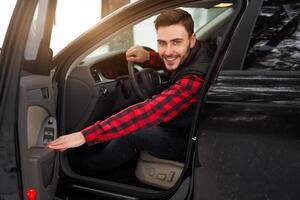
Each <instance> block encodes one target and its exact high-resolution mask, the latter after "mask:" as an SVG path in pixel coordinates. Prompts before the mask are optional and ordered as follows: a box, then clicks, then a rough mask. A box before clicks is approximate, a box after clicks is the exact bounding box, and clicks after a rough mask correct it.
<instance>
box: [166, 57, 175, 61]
mask: <svg viewBox="0 0 300 200" xmlns="http://www.w3.org/2000/svg"><path fill="white" fill-rule="evenodd" d="M176 58H177V57H172V58H165V59H166V60H167V61H174V60H176Z"/></svg>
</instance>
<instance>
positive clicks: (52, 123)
mask: <svg viewBox="0 0 300 200" xmlns="http://www.w3.org/2000/svg"><path fill="white" fill-rule="evenodd" d="M56 137H57V123H56V119H55V118H54V117H52V116H49V117H47V118H46V119H45V120H44V122H43V124H42V126H41V128H40V132H39V136H38V139H37V142H36V147H45V146H46V145H47V144H48V143H49V142H51V141H53V140H54V139H56Z"/></svg>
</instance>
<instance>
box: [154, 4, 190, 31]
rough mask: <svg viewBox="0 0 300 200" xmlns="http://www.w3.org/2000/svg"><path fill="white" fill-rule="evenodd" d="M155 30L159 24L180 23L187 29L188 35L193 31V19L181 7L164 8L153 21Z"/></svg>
mask: <svg viewBox="0 0 300 200" xmlns="http://www.w3.org/2000/svg"><path fill="white" fill-rule="evenodd" d="M154 24H155V28H156V30H157V29H158V28H159V27H161V26H170V25H175V24H181V25H183V26H184V28H185V29H186V30H187V32H188V34H189V36H191V35H192V34H193V33H194V21H193V18H192V16H191V15H190V14H189V13H188V12H186V11H185V10H182V9H173V10H166V11H164V12H162V13H161V14H160V15H158V17H157V18H156V20H155V21H154Z"/></svg>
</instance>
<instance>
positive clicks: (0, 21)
mask: <svg viewBox="0 0 300 200" xmlns="http://www.w3.org/2000/svg"><path fill="white" fill-rule="evenodd" d="M16 1H17V0H9V1H8V0H0V5H1V6H0V48H1V49H2V45H3V41H4V38H5V35H6V31H7V27H8V24H9V21H10V18H11V16H12V13H13V10H14V8H15V5H16Z"/></svg>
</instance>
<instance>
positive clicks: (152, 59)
mask: <svg viewBox="0 0 300 200" xmlns="http://www.w3.org/2000/svg"><path fill="white" fill-rule="evenodd" d="M156 57H157V53H156V52H155V51H149V60H148V64H149V65H155V64H157V63H156V62H157V61H156V60H157V59H155V58H156Z"/></svg>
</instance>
